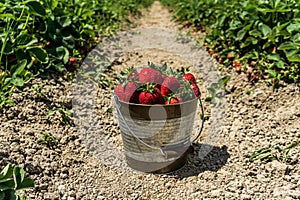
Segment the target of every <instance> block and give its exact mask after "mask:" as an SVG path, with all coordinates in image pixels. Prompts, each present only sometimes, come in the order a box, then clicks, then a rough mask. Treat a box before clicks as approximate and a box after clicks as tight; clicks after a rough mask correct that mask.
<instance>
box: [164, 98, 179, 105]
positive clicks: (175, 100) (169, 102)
mask: <svg viewBox="0 0 300 200" xmlns="http://www.w3.org/2000/svg"><path fill="white" fill-rule="evenodd" d="M180 102H182V98H181V97H171V98H169V99H167V100H166V101H165V104H166V105H168V104H178V103H180Z"/></svg>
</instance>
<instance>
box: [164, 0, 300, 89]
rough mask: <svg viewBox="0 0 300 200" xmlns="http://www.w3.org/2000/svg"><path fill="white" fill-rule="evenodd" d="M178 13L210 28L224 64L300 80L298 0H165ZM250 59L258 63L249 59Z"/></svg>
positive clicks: (272, 81) (271, 80)
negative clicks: (237, 64) (238, 65)
mask: <svg viewBox="0 0 300 200" xmlns="http://www.w3.org/2000/svg"><path fill="white" fill-rule="evenodd" d="M162 2H163V3H165V4H166V5H168V6H170V7H172V8H174V10H175V11H174V17H175V18H176V19H177V20H178V21H180V22H187V23H189V24H191V25H193V26H195V27H198V28H200V29H202V30H205V31H206V32H207V35H206V38H205V41H206V43H208V44H209V46H208V48H209V49H213V51H214V52H215V53H217V56H218V57H219V61H220V62H222V63H223V64H224V65H227V66H228V65H230V64H233V59H232V58H229V57H228V55H229V54H231V55H234V59H235V60H239V61H240V63H241V64H243V66H244V68H245V70H247V69H249V68H251V70H252V69H253V74H256V75H258V76H260V77H263V76H264V77H268V84H269V85H272V86H276V85H278V82H279V81H280V80H284V81H287V82H296V83H298V84H299V85H300V68H299V62H300V28H299V27H300V4H299V2H298V1H296V0H285V1H280V0H268V1H265V0H246V1H238V0H226V1H224V0H202V1H197V0H181V1H178V0H162ZM250 63H255V64H254V65H253V64H250Z"/></svg>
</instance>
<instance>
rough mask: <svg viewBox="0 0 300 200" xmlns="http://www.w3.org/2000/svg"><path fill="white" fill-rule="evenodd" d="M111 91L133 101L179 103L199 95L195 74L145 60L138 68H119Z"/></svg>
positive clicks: (122, 99)
mask: <svg viewBox="0 0 300 200" xmlns="http://www.w3.org/2000/svg"><path fill="white" fill-rule="evenodd" d="M118 82H119V84H117V85H116V86H115V89H114V92H115V94H116V95H117V96H118V98H119V100H120V101H125V102H129V103H135V104H166V105H168V104H178V103H181V102H185V101H189V100H192V99H194V98H196V97H199V96H200V90H199V87H198V85H197V83H196V79H195V76H194V75H193V74H192V73H189V72H188V70H186V69H184V68H181V69H180V70H176V71H174V70H172V69H171V68H169V67H168V66H167V65H166V64H163V65H162V66H157V65H155V64H153V63H150V62H149V63H148V66H147V67H145V68H142V69H141V70H140V71H139V72H138V71H137V69H136V68H134V67H131V68H129V69H127V70H125V71H122V72H121V77H120V78H119V79H118Z"/></svg>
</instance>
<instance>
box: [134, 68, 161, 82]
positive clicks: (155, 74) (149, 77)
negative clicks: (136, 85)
mask: <svg viewBox="0 0 300 200" xmlns="http://www.w3.org/2000/svg"><path fill="white" fill-rule="evenodd" d="M139 81H140V82H142V83H158V84H161V83H162V81H163V80H162V77H161V73H160V72H159V71H157V70H155V69H153V68H150V67H146V68H143V69H142V70H141V71H140V74H139Z"/></svg>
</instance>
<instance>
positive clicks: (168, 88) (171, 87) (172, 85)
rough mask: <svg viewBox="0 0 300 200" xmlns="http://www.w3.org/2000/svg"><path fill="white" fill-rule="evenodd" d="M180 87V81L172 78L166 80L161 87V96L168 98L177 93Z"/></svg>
mask: <svg viewBox="0 0 300 200" xmlns="http://www.w3.org/2000/svg"><path fill="white" fill-rule="evenodd" d="M179 87H180V84H179V82H178V80H177V79H176V78H175V77H173V76H170V77H168V78H166V79H165V80H164V82H163V83H162V85H161V90H160V91H161V94H162V96H167V95H168V94H170V93H174V92H176V91H177V89H178V88H179Z"/></svg>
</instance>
